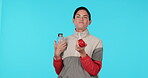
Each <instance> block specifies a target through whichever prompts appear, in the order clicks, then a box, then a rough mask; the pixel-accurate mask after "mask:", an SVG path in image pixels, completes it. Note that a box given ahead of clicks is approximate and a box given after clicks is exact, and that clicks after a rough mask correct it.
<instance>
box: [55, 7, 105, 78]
mask: <svg viewBox="0 0 148 78" xmlns="http://www.w3.org/2000/svg"><path fill="white" fill-rule="evenodd" d="M72 21H73V23H74V24H75V26H76V28H75V32H74V34H73V35H71V36H69V37H66V38H65V41H62V42H58V43H57V44H56V42H54V49H55V54H54V68H55V70H56V73H57V74H58V75H59V76H58V78H98V75H97V74H98V73H99V71H100V70H101V67H102V54H103V47H102V41H101V40H100V39H98V38H96V37H94V36H92V35H90V34H89V31H88V29H87V27H88V25H90V24H91V22H92V21H91V14H90V12H89V11H88V9H87V8H85V7H78V8H77V9H76V10H75V12H74V15H73V19H72ZM79 39H82V40H84V42H85V43H86V45H85V46H84V47H80V46H79V43H78V40H79Z"/></svg>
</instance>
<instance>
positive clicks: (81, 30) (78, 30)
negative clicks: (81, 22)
mask: <svg viewBox="0 0 148 78" xmlns="http://www.w3.org/2000/svg"><path fill="white" fill-rule="evenodd" d="M75 30H76V31H77V32H83V31H85V30H86V29H77V28H76V29H75Z"/></svg>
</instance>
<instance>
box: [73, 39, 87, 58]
mask: <svg viewBox="0 0 148 78" xmlns="http://www.w3.org/2000/svg"><path fill="white" fill-rule="evenodd" d="M86 46H87V44H86V45H85V46H84V47H80V46H79V44H78V42H77V43H76V48H75V49H76V50H77V51H78V52H79V53H80V55H81V57H82V58H83V57H85V56H86V52H85V50H84V49H85V47H86Z"/></svg>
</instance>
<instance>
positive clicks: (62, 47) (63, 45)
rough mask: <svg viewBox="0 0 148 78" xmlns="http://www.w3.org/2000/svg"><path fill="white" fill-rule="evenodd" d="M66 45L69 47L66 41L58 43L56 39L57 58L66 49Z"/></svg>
mask: <svg viewBox="0 0 148 78" xmlns="http://www.w3.org/2000/svg"><path fill="white" fill-rule="evenodd" d="M66 47H67V43H66V41H62V42H58V43H57V44H56V41H54V49H55V54H54V56H55V58H57V59H59V58H61V57H60V55H61V53H62V52H64V51H65V50H66Z"/></svg>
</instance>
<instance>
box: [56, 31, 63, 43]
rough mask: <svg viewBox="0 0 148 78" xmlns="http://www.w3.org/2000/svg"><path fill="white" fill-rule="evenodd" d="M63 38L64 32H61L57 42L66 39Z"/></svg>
mask: <svg viewBox="0 0 148 78" xmlns="http://www.w3.org/2000/svg"><path fill="white" fill-rule="evenodd" d="M61 38H63V33H59V34H58V37H57V41H56V42H57V43H58V42H62V41H64V39H61Z"/></svg>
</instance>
